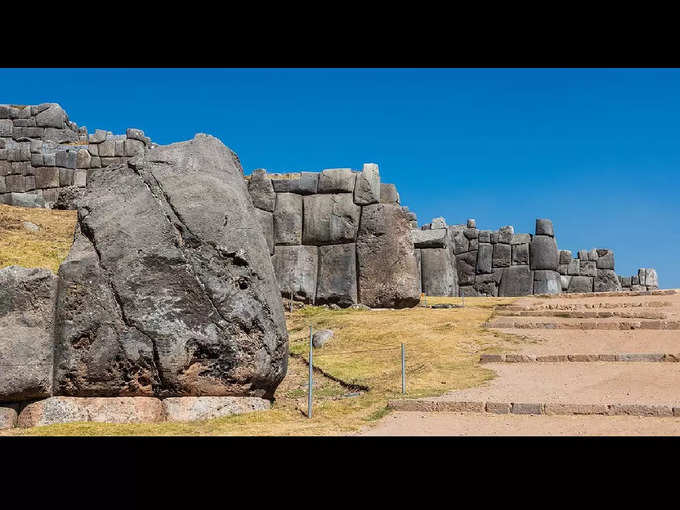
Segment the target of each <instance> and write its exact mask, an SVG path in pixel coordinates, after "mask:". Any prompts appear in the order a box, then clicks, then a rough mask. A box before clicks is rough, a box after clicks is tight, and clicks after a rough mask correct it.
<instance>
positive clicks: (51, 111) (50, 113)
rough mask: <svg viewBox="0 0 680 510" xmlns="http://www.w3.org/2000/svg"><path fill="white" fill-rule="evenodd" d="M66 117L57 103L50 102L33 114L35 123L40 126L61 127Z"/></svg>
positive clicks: (63, 125)
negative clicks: (45, 107) (42, 109)
mask: <svg viewBox="0 0 680 510" xmlns="http://www.w3.org/2000/svg"><path fill="white" fill-rule="evenodd" d="M67 119H68V117H67V115H66V112H65V111H64V110H63V108H62V107H61V106H59V105H58V104H56V103H55V104H52V105H50V107H49V108H47V109H46V110H44V111H42V112H40V113H39V114H38V115H36V116H35V123H36V125H38V126H41V127H51V128H57V129H63V128H64V127H66V125H65V124H66V120H67Z"/></svg>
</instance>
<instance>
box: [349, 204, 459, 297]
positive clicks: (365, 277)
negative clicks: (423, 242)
mask: <svg viewBox="0 0 680 510" xmlns="http://www.w3.org/2000/svg"><path fill="white" fill-rule="evenodd" d="M442 232H444V233H446V230H442ZM356 249H357V266H358V269H357V272H358V273H359V279H358V285H359V289H358V292H359V301H360V302H361V303H363V304H365V305H368V306H370V307H371V308H406V307H411V306H415V305H417V304H418V302H419V301H420V292H419V291H418V264H417V260H416V254H415V250H414V248H413V243H412V242H411V228H410V226H409V220H408V218H407V217H406V213H405V212H404V211H403V210H402V208H401V207H399V206H398V205H392V204H372V205H367V206H364V207H363V210H362V212H361V223H360V225H359V233H358V236H357V243H356ZM426 251H427V250H426Z"/></svg>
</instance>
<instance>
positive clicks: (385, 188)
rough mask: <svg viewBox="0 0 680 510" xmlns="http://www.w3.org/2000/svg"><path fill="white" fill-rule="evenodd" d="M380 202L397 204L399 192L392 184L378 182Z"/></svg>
mask: <svg viewBox="0 0 680 510" xmlns="http://www.w3.org/2000/svg"><path fill="white" fill-rule="evenodd" d="M380 203H382V204H398V203H399V193H397V187H396V186H395V185H394V184H387V183H385V182H381V183H380Z"/></svg>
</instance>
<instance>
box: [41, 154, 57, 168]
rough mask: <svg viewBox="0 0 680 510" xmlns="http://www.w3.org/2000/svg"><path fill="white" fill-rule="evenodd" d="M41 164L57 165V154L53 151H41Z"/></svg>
mask: <svg viewBox="0 0 680 510" xmlns="http://www.w3.org/2000/svg"><path fill="white" fill-rule="evenodd" d="M42 157H43V165H45V166H56V165H57V155H56V154H55V153H53V152H52V153H48V152H46V153H43V155H42Z"/></svg>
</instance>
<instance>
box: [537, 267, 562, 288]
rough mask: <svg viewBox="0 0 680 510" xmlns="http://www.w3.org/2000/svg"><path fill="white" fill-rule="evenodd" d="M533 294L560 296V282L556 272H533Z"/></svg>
mask: <svg viewBox="0 0 680 510" xmlns="http://www.w3.org/2000/svg"><path fill="white" fill-rule="evenodd" d="M533 292H534V294H560V293H561V292H562V280H561V279H560V273H558V272H557V271H545V270H537V271H534V290H533Z"/></svg>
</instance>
